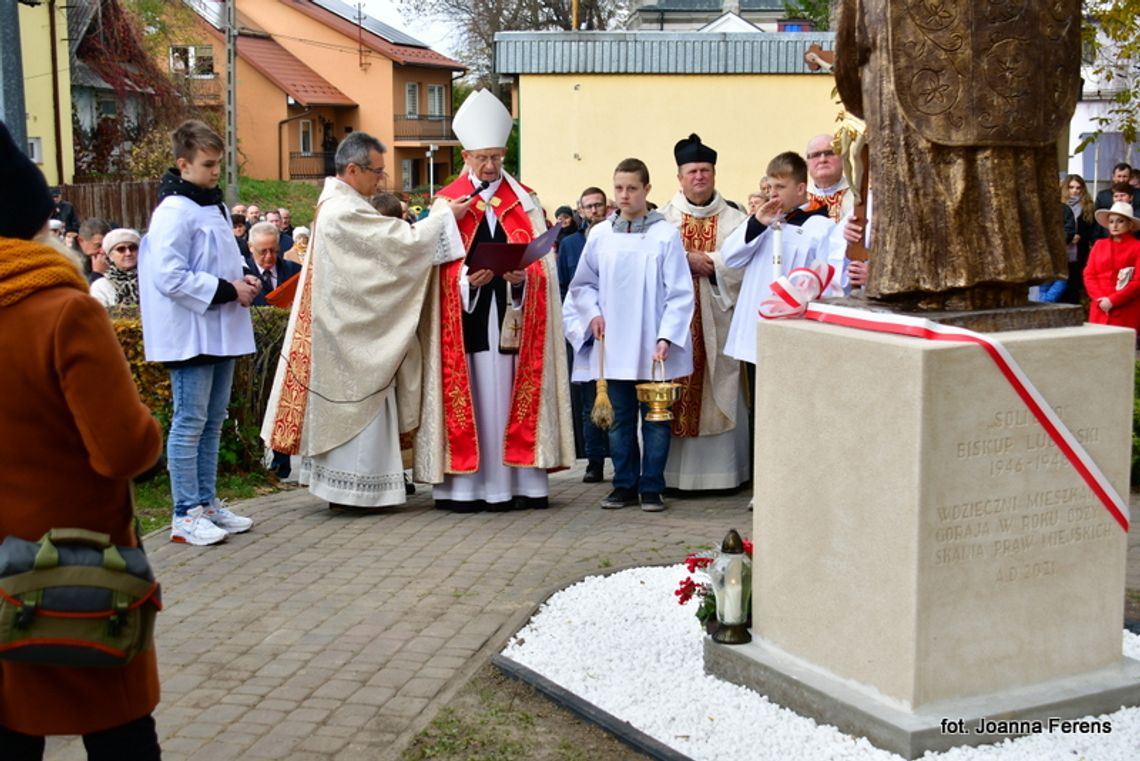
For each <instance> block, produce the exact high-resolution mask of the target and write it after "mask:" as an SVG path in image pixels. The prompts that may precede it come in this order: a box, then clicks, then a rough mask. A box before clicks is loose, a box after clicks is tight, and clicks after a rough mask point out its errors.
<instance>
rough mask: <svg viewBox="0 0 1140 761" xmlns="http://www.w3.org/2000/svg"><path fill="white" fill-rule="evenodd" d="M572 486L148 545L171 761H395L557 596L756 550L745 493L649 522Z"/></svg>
mask: <svg viewBox="0 0 1140 761" xmlns="http://www.w3.org/2000/svg"><path fill="white" fill-rule="evenodd" d="M581 479H582V468H581V466H579V467H578V468H574V469H572V470H569V471H566V472H563V473H560V474H557V475H555V476H553V477H552V478H551V485H550V487H551V493H550V502H551V508H550V509H548V510H533V511H521V512H509V513H478V514H472V515H459V514H453V513H446V512H442V511H438V510H435V509H433V508H432V504H431V498H430V494H429V490H428V489H427V488H425V487H421V488H420V491H419V493H418V494H417V495H416V496H415V497H412V498H411V499H410V500H409V502H408V504H407V505H406V506H404V507H402V508H399V509H396V510H391V511H387V512H384V513H382V514H380V515H369V516H359V515H347V514H334V513H332V512H330V511H329V510H328V509H327V507H326V504H325V503H324V502H321V501H319V500H317V499H316V498H314V497H312V496H311V495H310V494H309V493H308V491H307V490H302V489H296V490H292V491H285V492H280V493H278V494H273V495H270V496H266V497H262V498H259V499H254V500H249V501H247V502H242V503H240V505H237V506H236V507H237V509H238V511H239V512H242V513H244V514H247V515H249V516H251V517H252V518H254V519H255V520H256V522H257V523H256V525H255V526H254V528H253V530H252V531H250V532H249V533H247V534H242V535H238V536H233V537H230V538H229V539H228V540H227V541H226V542H225V543H224V544H221V545H218V546H215V547H206V548H197V547H189V546H185V545H173V544H170V543H169V542H167V541H166V534H165V532H164V533H162V534H159V535H157V536H155V537H153V538H152V539H151V540H150V541H149V543H148V552H149V553H150V557H151V561H152V563H153V564H154V566H155V570H156V573H157V574H158V575H159V578H160V580H161V581H162V585H163V601H164V603H165V605H166V610H165V611H164V612H163V613H161V614H160V615H159V617H158V629H157V634H156V637H157V642H158V652H159V669H160V674H161V677H162V702H161V704H160V705H159V707H158V710H157V712H156V714H155V716H156V719H157V721H158V728H159V734H160V737H161V739H162V746H163V759H164V761H184V760H185V761H228V760H229V759H238V758H241V759H289V760H290V761H315V760H316V759H330V760H331V759H336V761H353V760H355V759H361V760H364V759H367V761H376V760H377V759H393V758H396V757H398V756H399V754H400V752H401V751H402V750H403V749H404V748H406V747H407V745H408V744H409V743H410V742H411V740H412V738H413V737H415V735H416V734H417V733H418V732H419V731H420V730H421V729H422V728H423V727H424V726H426V725H427V723H428V722H430V721H431V719H432V718H433V717H434V716H435V714H436V712H437V711H438V710H439V708H440V707H442V706H443V705H444V704H446V703H447V701H448V700H449V699H450V698H451V696H452V695H454V693H455V692H456V691H457V690H458V689H459V688H460V687H462V686H463V685H464V684H465V683H466V682H467V680H468V679H470V677H471V676H472V674H474V673H475V671H477V670H478V669H479V667H481V666H482V665H483V664H484V663H486V661H487V660H488V659H489V658H490V656H491V655H492V654H493V653H495V652H497V651H498V650H500V649H501V648H502V646H503V645H504V644H505V642H506V640H507V639H508V638H509V637H510V635H511V634H513V633H514V632H515V631H516V630H518V629H519V628H520V627H521V626H522V625H523V624H524V623H525V622H526V620H527V619H528V618H529V617H530V615H531V613H532V612H533V610H534V608H535V607H536V606H537V605H538V604H539V603H541V602H542V600H544V599H545V598H546V597H548V596H549V595H550V594H551V593H553V592H554V591H556V590H558V589H560V588H562V587H564V586H566V585H567V584H568V583H570V582H572V581H574V580H576V579H578V578H581V577H582V576H585V575H588V574H590V573H607V572H610V571H612V570H614V569H615V568H622V567H627V566H635V565H648V564H665V563H674V562H679V561H680V560H682V559H683V558H684V556H685V554H686V553H687V552H688V551H689V550H690V549H691V548H693V547H696V546H698V545H702V544H710V543H713V542H715V541H719V539H720V538H721V537H723V536H724V534H725V532H726V531H727V530H728V529H729V528H737V529H740V530H742V531H744V530H747V531H748V532H749V533H751V518H752V516H751V514H750V513H748V512H747V504H748V499H749V495H748V493H746V492H744V491H741V492H737V493H736V494H731V495H721V496H707V497H701V498H697V499H676V498H675V499H671V500H668V504H669V509H668V510H667V511H666V512H664V513H657V514H650V513H643V512H641V511H640V510H638V509H636V508H626V509H624V510H601V509H599V507H598V502H599V501H600V500H601V498H602V497H603V496H605V495H606V494H607V493H608V491H609V488H610V487H609V485H608V484H583V483H581ZM48 749H49V750H48V753H47V755H46V758H47V759H49V761H72V760H73V759H83V758H85V755H84V753H83V749H82V745H81V744H80V742H79V741H78V739H63V738H53V739H52V740H51V741H50V742H49V746H48Z"/></svg>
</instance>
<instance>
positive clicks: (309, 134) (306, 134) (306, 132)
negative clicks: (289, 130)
mask: <svg viewBox="0 0 1140 761" xmlns="http://www.w3.org/2000/svg"><path fill="white" fill-rule="evenodd" d="M297 138H298V139H297V142H298V147H299V148H300V149H301V153H302V154H303V155H305V156H311V155H312V154H313V120H312V119H302V120H301V126H300V132H299V133H298V135H297ZM306 138H308V143H309V145H308V147H306V146H305V142H306Z"/></svg>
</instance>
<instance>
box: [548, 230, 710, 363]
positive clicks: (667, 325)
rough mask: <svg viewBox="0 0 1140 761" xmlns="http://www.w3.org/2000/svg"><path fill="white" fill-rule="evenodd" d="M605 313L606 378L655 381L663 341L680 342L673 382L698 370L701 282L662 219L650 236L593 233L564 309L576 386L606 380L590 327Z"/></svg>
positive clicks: (674, 349) (673, 356) (672, 357)
mask: <svg viewBox="0 0 1140 761" xmlns="http://www.w3.org/2000/svg"><path fill="white" fill-rule="evenodd" d="M598 315H602V316H603V317H604V318H605V321H606V338H605V361H606V375H605V377H606V378H608V379H611V380H649V379H650V378H651V377H652V373H653V353H654V351H655V350H656V347H657V341H658V339H662V338H664V339H666V340H667V341H669V342H670V343H671V344H672V345H671V346H670V347H669V358H668V359H667V360H665V373H664V374H665V377H666V378H679V377H682V376H685V375H689V374H691V373H692V372H693V357H692V352H691V347H690V340H689V325H690V323H692V320H693V278H692V275H691V274H690V273H689V264H688V261H687V259H686V258H685V249H684V248H683V247H682V246H681V238H680V236H679V235H678V234H677V230H676V228H674V227H673V226H672V225H670V224H669V223H668V222H666V221H665V220H664V219H662V220H660V221H658V222H655V223H653V224H650V225H649V226H648V227H647V228H645V230H644V232H635V233H626V232H615V231H614V229H613V224H612V221H609V220H607V221H605V222H602V223H600V224H598V225H595V226H594V227H593V228H592V229H591V230H590V237H589V238H587V239H586V248H585V249H584V250H583V251H582V258H581V259H579V260H578V270H577V272H575V274H574V279H573V280H571V281H570V290H569V292H568V293H567V295H566V301H565V302H564V303H563V305H562V323H563V327H564V329H565V331H566V340H568V341H569V342H570V345H571V346H572V347H573V348H574V377H573V380H575V381H590V380H597V379H598V377H599V375H598V357H597V355H596V352H597V342H596V341H594V340H593V339H592V337H591V334H590V321H591V320H592V319H593V318H594V317H597V316H598ZM658 375H660V372H659V373H658Z"/></svg>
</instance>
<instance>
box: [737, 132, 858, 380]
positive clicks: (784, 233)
mask: <svg viewBox="0 0 1140 761" xmlns="http://www.w3.org/2000/svg"><path fill="white" fill-rule="evenodd" d="M768 183H769V186H770V188H771V195H770V197H769V200H768V201H767V202H765V203H764V204H762V205H761V206H760V207H759V208H758V209H757V210H756V212H755V213H754V214H753V215H752V216H751V217H749V219H748V221H747V222H746V223H744V224H743V225H740V226H739V227H737V228H736V230H735V231H733V233H732V235H730V236H729V237H728V239H727V240H726V241H725V243H724V248H723V249H722V253H723V255H724V263H725V264H726V265H727V266H729V267H733V268H736V269H740V268H745V272H744V282H743V283H742V285H741V287H740V297H739V298H738V299H737V301H736V311H735V312H734V313H733V315H732V325H731V326H730V327H729V329H728V339H727V342H726V343H725V347H724V353H725V354H727V355H729V356H730V357H735V358H736V359H739V360H740V361H742V362H745V363H746V365H745V366H746V367H748V369H749V378H750V380H752V381H754V380H755V373H756V321H757V320H758V319H760V318H759V316H758V315H757V313H756V310H757V307H758V306H759V305H760V302H761V301H763V300H764V299H766V298H768V297H769V296H771V295H772V283H773V282H775V281H776V279H777V278H778V277H780V276H781V275H786V274H788V273H789V272H791V271H792V270H793V269H795V268H797V267H807V266H809V265H811V264H812V263H813V262H815V261H816V260H817V259H826V258H827V255H828V236H829V235H830V233H831V231H832V229H833V228H834V227H835V223H833V222H832V221H831V219H830V218H829V217H828V215H827V208H826V207H823V206H821V207H818V208H809V204H808V193H807V163H806V162H805V161H804V160H803V158H802V157H801V156H800V155H799V154H798V153H794V152H792V151H788V152H786V153H781V154H780V155H778V156H776V157H775V158H774V159H772V160H771V161H770V162H769V163H768Z"/></svg>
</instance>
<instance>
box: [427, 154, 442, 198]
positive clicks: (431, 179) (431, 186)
mask: <svg viewBox="0 0 1140 761" xmlns="http://www.w3.org/2000/svg"><path fill="white" fill-rule="evenodd" d="M438 150H439V146H438V145H436V144H435V143H431V144H430V145H428V149H427V160H428V198H429V199H430V198H431V197H432V196H434V195H435V152H436V151H438Z"/></svg>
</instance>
